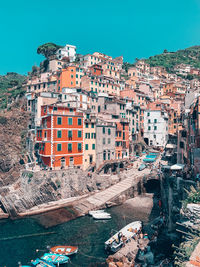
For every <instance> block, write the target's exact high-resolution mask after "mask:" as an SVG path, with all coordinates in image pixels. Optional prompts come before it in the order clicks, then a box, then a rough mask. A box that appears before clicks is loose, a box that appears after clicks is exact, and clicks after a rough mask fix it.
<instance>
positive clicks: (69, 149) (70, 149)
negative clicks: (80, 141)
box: [68, 143, 72, 151]
mask: <svg viewBox="0 0 200 267" xmlns="http://www.w3.org/2000/svg"><path fill="white" fill-rule="evenodd" d="M68 151H72V144H71V143H69V144H68Z"/></svg>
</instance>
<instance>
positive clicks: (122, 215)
mask: <svg viewBox="0 0 200 267" xmlns="http://www.w3.org/2000/svg"><path fill="white" fill-rule="evenodd" d="M141 198H142V197H141ZM148 199H149V200H148V203H149V205H146V207H149V209H148V212H147V209H144V210H142V209H141V211H139V210H138V209H137V208H136V209H135V208H134V205H133V206H132V205H130V203H129V202H130V200H129V202H126V203H125V204H122V205H120V206H116V207H112V208H110V209H107V211H108V212H109V213H110V214H111V217H112V218H111V219H110V220H106V221H105V220H100V221H98V220H94V219H93V218H92V217H91V216H84V217H80V218H77V219H75V220H72V221H69V222H65V223H62V224H59V225H57V226H54V227H51V228H48V229H46V228H45V227H44V225H41V224H40V222H41V221H42V218H40V220H39V218H38V217H31V218H27V219H21V220H14V221H11V220H9V221H8V220H7V221H1V228H0V240H1V244H2V246H3V247H4V248H5V249H4V250H3V251H2V252H0V256H1V257H0V266H6V267H14V266H18V265H17V264H18V262H21V263H22V264H24V265H25V264H28V263H29V262H30V260H34V259H36V258H38V257H41V256H42V255H43V254H44V253H45V252H48V248H49V247H52V246H55V245H66V244H67V245H74V246H78V248H79V250H78V253H77V254H76V255H75V256H72V258H71V265H72V266H107V265H106V259H107V257H108V254H107V253H106V251H105V249H104V243H105V241H106V240H107V239H108V238H109V237H110V234H111V232H112V231H113V230H115V231H116V230H120V229H121V228H122V227H124V226H125V225H127V224H128V223H130V222H132V221H137V220H141V221H142V222H143V228H144V231H146V232H147V233H148V234H151V233H152V229H151V227H150V225H151V223H152V221H153V220H154V219H155V218H156V217H157V216H159V207H158V205H157V203H156V205H154V207H152V204H153V198H151V197H150V196H148ZM140 200H141V199H140ZM144 202H145V203H147V197H144ZM148 203H147V204H148ZM40 216H45V214H43V215H40ZM55 216H56V214H55ZM55 219H56V218H55ZM50 232H51V233H50ZM8 233H9V236H8ZM34 233H47V234H42V235H37V236H35V235H34ZM28 234H32V236H29V237H26V235H28ZM17 236H18V238H16V237H17ZM6 237H7V238H8V239H6ZM9 237H10V238H9ZM12 237H15V238H14V239H12ZM20 237H21V238H20ZM37 251H38V252H37ZM8 253H10V254H12V258H8V257H7V256H6V255H8ZM69 264H70V263H69Z"/></svg>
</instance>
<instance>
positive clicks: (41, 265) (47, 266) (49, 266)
mask: <svg viewBox="0 0 200 267" xmlns="http://www.w3.org/2000/svg"><path fill="white" fill-rule="evenodd" d="M31 264H32V265H33V266H36V267H56V266H55V265H54V264H53V263H52V262H46V261H45V260H42V259H36V260H35V261H31Z"/></svg>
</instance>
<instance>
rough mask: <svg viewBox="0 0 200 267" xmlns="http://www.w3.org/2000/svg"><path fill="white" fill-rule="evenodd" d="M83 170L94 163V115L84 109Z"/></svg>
mask: <svg viewBox="0 0 200 267" xmlns="http://www.w3.org/2000/svg"><path fill="white" fill-rule="evenodd" d="M83 133H84V135H83V137H84V148H83V149H84V151H83V170H86V169H88V168H89V167H90V166H93V165H95V163H96V115H95V114H92V113H90V111H86V113H85V115H84V129H83Z"/></svg>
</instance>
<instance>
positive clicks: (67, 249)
mask: <svg viewBox="0 0 200 267" xmlns="http://www.w3.org/2000/svg"><path fill="white" fill-rule="evenodd" d="M50 251H51V252H53V253H56V254H61V255H67V256H70V255H72V254H75V253H77V252H78V247H76V246H55V247H52V248H50Z"/></svg>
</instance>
